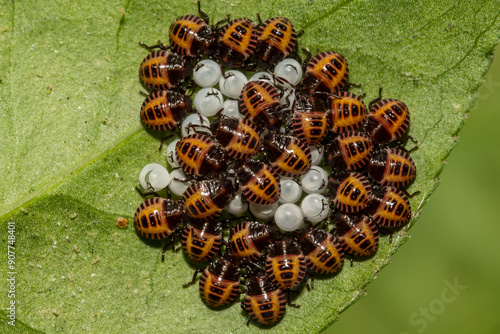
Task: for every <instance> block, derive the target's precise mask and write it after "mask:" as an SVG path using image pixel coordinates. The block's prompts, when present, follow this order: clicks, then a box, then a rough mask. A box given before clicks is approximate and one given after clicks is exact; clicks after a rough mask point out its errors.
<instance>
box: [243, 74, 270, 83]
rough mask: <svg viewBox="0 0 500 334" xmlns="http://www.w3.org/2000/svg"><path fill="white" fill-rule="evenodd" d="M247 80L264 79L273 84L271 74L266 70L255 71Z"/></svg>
mask: <svg viewBox="0 0 500 334" xmlns="http://www.w3.org/2000/svg"><path fill="white" fill-rule="evenodd" d="M248 81H266V82H269V83H270V84H273V76H272V75H271V73H268V72H257V73H255V74H254V75H252V76H251V77H250V79H249V80H248Z"/></svg>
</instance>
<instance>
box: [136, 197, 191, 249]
mask: <svg viewBox="0 0 500 334" xmlns="http://www.w3.org/2000/svg"><path fill="white" fill-rule="evenodd" d="M183 222H184V215H183V206H182V203H181V201H174V200H171V199H168V198H161V197H152V198H148V199H147V200H145V201H144V202H143V203H142V204H141V205H139V207H138V208H137V211H136V212H135V217H134V225H135V229H136V231H137V232H139V233H140V234H141V235H142V236H143V237H145V238H148V239H156V240H160V239H165V238H167V237H168V236H171V235H173V234H174V232H175V231H176V230H177V229H178V228H179V226H181V225H182V223H183Z"/></svg>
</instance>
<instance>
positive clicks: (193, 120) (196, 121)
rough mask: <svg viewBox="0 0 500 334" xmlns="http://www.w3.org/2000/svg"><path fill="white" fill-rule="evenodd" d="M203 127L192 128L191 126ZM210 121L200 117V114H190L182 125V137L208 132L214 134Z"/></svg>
mask: <svg viewBox="0 0 500 334" xmlns="http://www.w3.org/2000/svg"><path fill="white" fill-rule="evenodd" d="M190 124H191V125H203V126H196V127H191V126H189V125H190ZM209 127H210V121H209V120H208V118H207V117H205V116H202V115H199V114H190V115H188V116H187V117H186V118H185V119H184V121H182V124H181V135H182V137H186V136H187V135H189V134H192V133H195V132H200V131H201V132H206V133H208V134H212V131H210V129H209Z"/></svg>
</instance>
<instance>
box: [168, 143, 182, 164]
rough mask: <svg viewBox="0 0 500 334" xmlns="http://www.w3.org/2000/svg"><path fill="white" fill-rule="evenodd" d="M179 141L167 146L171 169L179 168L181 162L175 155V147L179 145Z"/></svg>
mask: <svg viewBox="0 0 500 334" xmlns="http://www.w3.org/2000/svg"><path fill="white" fill-rule="evenodd" d="M179 140H180V139H176V140H174V141H172V142H171V143H170V144H168V146H167V162H168V164H169V165H170V167H179V162H178V161H177V156H176V155H175V145H177V143H178V142H179Z"/></svg>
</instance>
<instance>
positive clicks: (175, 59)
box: [139, 50, 193, 90]
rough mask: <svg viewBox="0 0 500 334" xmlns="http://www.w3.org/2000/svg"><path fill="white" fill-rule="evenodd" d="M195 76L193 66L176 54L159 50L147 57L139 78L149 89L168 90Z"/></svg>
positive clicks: (140, 68)
mask: <svg viewBox="0 0 500 334" xmlns="http://www.w3.org/2000/svg"><path fill="white" fill-rule="evenodd" d="M192 74H193V66H192V65H191V63H190V62H189V61H188V60H187V59H186V58H184V57H182V56H179V55H177V54H175V53H172V52H169V51H165V50H157V51H154V52H153V53H150V54H149V55H147V57H146V58H144V60H143V61H142V63H141V66H140V67H139V77H140V79H141V81H142V82H143V83H144V85H145V86H146V87H147V88H149V89H155V90H168V89H173V88H175V87H178V86H179V85H180V84H181V83H182V82H183V81H184V80H185V79H186V78H189V77H190V76H191V75H192Z"/></svg>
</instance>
